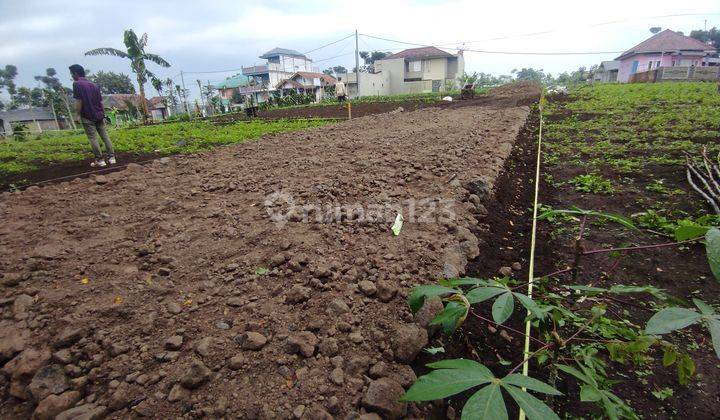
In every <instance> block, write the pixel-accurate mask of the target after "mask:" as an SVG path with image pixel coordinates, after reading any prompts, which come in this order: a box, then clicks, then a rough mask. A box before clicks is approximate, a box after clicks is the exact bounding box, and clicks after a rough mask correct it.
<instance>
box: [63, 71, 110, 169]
mask: <svg viewBox="0 0 720 420" xmlns="http://www.w3.org/2000/svg"><path fill="white" fill-rule="evenodd" d="M70 75H71V76H72V78H73V98H75V121H76V122H82V125H83V128H84V129H85V134H87V137H88V140H90V147H92V151H93V154H94V155H95V161H94V162H92V163H91V164H90V166H93V167H99V168H102V167H104V166H105V165H106V163H105V159H103V155H102V152H101V151H100V145H99V144H98V139H97V134H99V135H100V138H102V140H103V143H105V154H106V157H107V163H109V164H110V165H113V164H115V163H116V161H115V151H114V150H113V145H112V142H111V141H110V137H108V134H107V130H105V111H104V110H103V104H102V94H101V93H100V88H98V87H97V85H96V84H95V83H92V82H90V81H89V80H87V79H86V78H85V69H84V68H83V67H82V66H81V65H80V64H73V65H72V66H70Z"/></svg>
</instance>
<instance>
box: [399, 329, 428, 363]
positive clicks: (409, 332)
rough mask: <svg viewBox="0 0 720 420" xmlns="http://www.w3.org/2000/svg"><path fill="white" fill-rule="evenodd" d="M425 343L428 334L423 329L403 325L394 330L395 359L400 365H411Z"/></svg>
mask: <svg viewBox="0 0 720 420" xmlns="http://www.w3.org/2000/svg"><path fill="white" fill-rule="evenodd" d="M427 343H428V334H427V331H425V329H424V328H422V327H420V326H418V325H415V324H406V325H403V326H401V327H399V328H397V329H396V330H395V335H394V337H393V351H394V352H395V359H396V360H398V361H399V362H402V363H412V361H413V360H415V357H417V355H418V353H420V350H422V349H423V347H425V346H426V345H427Z"/></svg>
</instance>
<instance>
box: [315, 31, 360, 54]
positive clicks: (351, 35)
mask: <svg viewBox="0 0 720 420" xmlns="http://www.w3.org/2000/svg"><path fill="white" fill-rule="evenodd" d="M353 36H355V34H350V35H348V36H346V37H345V38H341V39H338V40H337V41H333V42H331V43H329V44H325V45H323V46H321V47H317V48H314V49H312V50H310V51H307V52H304V53H303V54H310V53H311V52H314V51H317V50H321V49H323V48H325V47H329V46H331V45H333V44H337V43H338V42H341V41H345V40H346V39H348V38H351V37H353Z"/></svg>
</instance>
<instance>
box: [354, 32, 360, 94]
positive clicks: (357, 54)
mask: <svg viewBox="0 0 720 420" xmlns="http://www.w3.org/2000/svg"><path fill="white" fill-rule="evenodd" d="M355 86H357V88H356V89H357V97H358V98H359V97H360V52H359V51H358V31H357V29H355Z"/></svg>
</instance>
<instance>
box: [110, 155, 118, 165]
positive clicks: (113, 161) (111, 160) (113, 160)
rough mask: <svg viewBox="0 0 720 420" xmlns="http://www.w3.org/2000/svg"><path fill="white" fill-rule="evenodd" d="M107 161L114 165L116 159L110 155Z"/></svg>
mask: <svg viewBox="0 0 720 420" xmlns="http://www.w3.org/2000/svg"><path fill="white" fill-rule="evenodd" d="M108 163H109V164H110V165H114V164H116V163H117V160H115V157H114V156H113V157H111V158H110V159H108Z"/></svg>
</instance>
